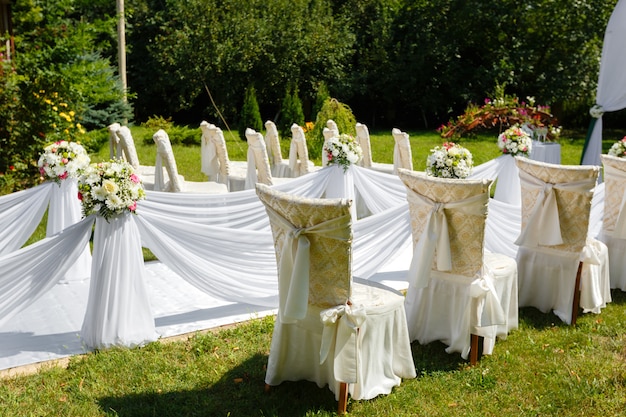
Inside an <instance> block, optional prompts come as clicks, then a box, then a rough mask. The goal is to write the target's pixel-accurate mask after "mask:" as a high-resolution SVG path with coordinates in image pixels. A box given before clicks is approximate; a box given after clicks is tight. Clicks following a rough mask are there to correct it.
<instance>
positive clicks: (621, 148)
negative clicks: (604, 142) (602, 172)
mask: <svg viewBox="0 0 626 417" xmlns="http://www.w3.org/2000/svg"><path fill="white" fill-rule="evenodd" d="M609 155H611V156H617V157H618V158H624V157H626V136H624V137H623V138H622V139H621V140H618V141H617V142H615V143H614V144H613V145H611V149H609Z"/></svg>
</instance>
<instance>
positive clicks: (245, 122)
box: [238, 86, 263, 140]
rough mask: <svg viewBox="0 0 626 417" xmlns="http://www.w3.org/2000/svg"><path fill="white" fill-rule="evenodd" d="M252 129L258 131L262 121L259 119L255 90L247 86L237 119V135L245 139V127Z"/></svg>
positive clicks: (261, 127) (259, 112) (261, 126)
mask: <svg viewBox="0 0 626 417" xmlns="http://www.w3.org/2000/svg"><path fill="white" fill-rule="evenodd" d="M247 128H250V129H254V130H256V131H257V132H260V131H261V130H262V129H263V121H262V120H261V111H260V110H259V103H258V102H257V99H256V90H255V89H254V87H252V86H251V87H248V89H247V90H246V96H245V98H244V101H243V107H242V109H241V115H240V120H239V129H238V131H239V137H240V138H241V139H242V140H246V129H247Z"/></svg>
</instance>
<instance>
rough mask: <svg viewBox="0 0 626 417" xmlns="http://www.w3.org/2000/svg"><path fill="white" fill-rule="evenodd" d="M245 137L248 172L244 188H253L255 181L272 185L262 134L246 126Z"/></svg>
mask: <svg viewBox="0 0 626 417" xmlns="http://www.w3.org/2000/svg"><path fill="white" fill-rule="evenodd" d="M246 139H248V174H247V175H246V184H245V189H246V190H248V189H251V188H254V185H255V184H256V183H257V182H260V183H263V184H267V185H272V184H273V181H272V171H271V168H270V161H269V158H268V156H267V147H266V146H265V140H264V139H263V135H261V134H260V133H258V132H256V131H254V130H253V129H250V128H248V129H246Z"/></svg>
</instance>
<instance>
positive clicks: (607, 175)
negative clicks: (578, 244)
mask: <svg viewBox="0 0 626 417" xmlns="http://www.w3.org/2000/svg"><path fill="white" fill-rule="evenodd" d="M600 158H601V160H602V164H603V165H604V187H605V188H604V214H603V217H602V231H601V232H600V239H601V240H602V241H603V242H604V243H605V244H606V246H607V247H608V249H609V275H610V280H611V288H618V289H620V290H622V291H626V256H624V254H625V253H626V210H625V209H624V207H625V206H626V159H625V158H619V157H616V156H611V155H600Z"/></svg>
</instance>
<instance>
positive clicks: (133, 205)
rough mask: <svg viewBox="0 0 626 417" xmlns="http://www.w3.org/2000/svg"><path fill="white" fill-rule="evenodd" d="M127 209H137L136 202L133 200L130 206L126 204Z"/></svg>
mask: <svg viewBox="0 0 626 417" xmlns="http://www.w3.org/2000/svg"><path fill="white" fill-rule="evenodd" d="M128 210H130V211H135V210H137V202H136V201H133V203H132V204H131V205H130V206H128Z"/></svg>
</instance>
